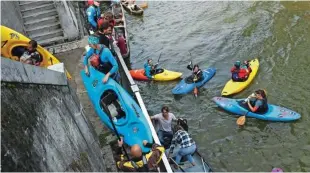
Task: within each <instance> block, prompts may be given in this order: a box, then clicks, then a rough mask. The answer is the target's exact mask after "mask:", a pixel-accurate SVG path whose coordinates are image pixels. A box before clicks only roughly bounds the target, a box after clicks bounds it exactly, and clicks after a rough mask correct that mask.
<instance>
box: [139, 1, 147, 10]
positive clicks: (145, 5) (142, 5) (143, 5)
mask: <svg viewBox="0 0 310 173" xmlns="http://www.w3.org/2000/svg"><path fill="white" fill-rule="evenodd" d="M139 6H140V8H142V9H146V8H147V7H148V6H149V5H148V4H147V2H144V3H142V4H140V5H139Z"/></svg>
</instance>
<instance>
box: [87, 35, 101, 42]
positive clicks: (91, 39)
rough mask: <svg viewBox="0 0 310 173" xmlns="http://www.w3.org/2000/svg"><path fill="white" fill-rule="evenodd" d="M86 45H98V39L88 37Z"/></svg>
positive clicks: (91, 36) (93, 36)
mask: <svg viewBox="0 0 310 173" xmlns="http://www.w3.org/2000/svg"><path fill="white" fill-rule="evenodd" d="M88 44H99V38H98V37H97V36H95V35H90V36H89V37H88Z"/></svg>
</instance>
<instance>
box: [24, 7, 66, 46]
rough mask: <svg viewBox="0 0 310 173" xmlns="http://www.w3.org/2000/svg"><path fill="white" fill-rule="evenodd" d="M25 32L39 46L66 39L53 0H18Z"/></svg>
mask: <svg viewBox="0 0 310 173" xmlns="http://www.w3.org/2000/svg"><path fill="white" fill-rule="evenodd" d="M19 5H20V9H21V14H22V17H23V20H24V26H25V28H26V33H27V35H28V37H29V38H30V39H33V40H36V41H37V42H38V43H39V44H40V45H41V46H48V45H51V44H55V43H62V42H64V41H65V40H66V38H65V37H64V33H63V29H62V27H61V23H60V20H59V16H58V12H57V10H56V7H55V5H54V2H53V1H20V3H19Z"/></svg>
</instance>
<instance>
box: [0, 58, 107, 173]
mask: <svg viewBox="0 0 310 173" xmlns="http://www.w3.org/2000/svg"><path fill="white" fill-rule="evenodd" d="M1 61H2V62H1V63H2V65H1V82H2V84H1V100H2V101H1V108H2V109H1V126H2V129H1V136H2V140H1V157H2V159H1V165H2V166H1V168H2V171H5V172H6V171H14V172H21V171H27V172H34V171H38V172H39V171H40V172H41V171H44V172H47V171H52V172H62V171H70V172H71V171H88V172H105V171H106V167H105V161H104V158H103V156H102V153H101V150H100V147H99V143H98V138H97V137H96V135H95V132H94V130H93V127H92V125H91V124H90V123H89V121H88V119H87V118H86V116H85V114H84V112H83V109H82V107H81V104H80V102H79V100H78V98H77V95H76V93H75V91H74V90H73V89H71V87H70V86H69V85H67V84H66V83H67V82H61V81H62V80H58V81H57V80H56V78H53V77H51V78H50V79H51V80H52V82H51V83H53V82H54V83H57V82H59V81H60V82H59V84H58V85H57V84H53V85H51V84H47V83H46V81H43V82H42V83H44V84H41V83H40V82H38V80H32V79H31V78H32V77H35V75H36V74H40V77H42V76H46V77H47V76H50V75H51V73H55V74H54V75H55V76H59V75H64V74H63V73H60V72H55V71H51V70H48V69H45V68H41V67H34V66H31V68H32V70H29V67H30V65H27V64H21V63H19V62H15V61H11V60H9V59H5V58H2V60H1ZM10 71H11V73H9V72H10ZM21 72H24V73H21ZM10 74H11V75H13V76H10V77H5V76H4V75H6V76H8V75H10ZM37 77H38V76H37ZM62 78H64V79H65V76H63V77H62ZM54 79H55V80H54ZM53 80H54V81H53ZM32 81H36V82H32Z"/></svg>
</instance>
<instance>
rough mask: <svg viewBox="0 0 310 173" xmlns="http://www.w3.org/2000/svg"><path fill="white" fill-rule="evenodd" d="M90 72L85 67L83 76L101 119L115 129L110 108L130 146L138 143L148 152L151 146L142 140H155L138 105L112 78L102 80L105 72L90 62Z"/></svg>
mask: <svg viewBox="0 0 310 173" xmlns="http://www.w3.org/2000/svg"><path fill="white" fill-rule="evenodd" d="M89 72H90V76H89V77H88V76H87V75H86V74H85V71H84V70H82V71H81V77H82V80H83V83H84V86H85V88H86V90H87V92H88V96H89V99H90V100H91V102H92V104H93V106H94V108H95V110H96V113H97V115H98V116H99V117H100V119H101V121H102V122H103V123H104V124H105V125H106V126H107V127H108V128H109V129H110V130H112V131H113V132H114V128H113V126H112V124H111V121H110V118H109V116H108V115H107V114H106V112H108V111H109V112H110V114H111V116H112V117H113V121H114V124H115V127H116V129H117V131H118V133H119V134H120V135H121V136H123V138H124V142H125V143H126V144H128V145H129V146H132V145H135V144H139V145H140V146H141V148H142V151H143V152H149V151H150V148H146V147H144V146H143V143H142V142H143V140H147V141H150V142H152V141H153V138H152V133H151V129H150V128H149V126H148V123H147V120H146V118H145V117H144V115H143V112H142V110H141V108H140V107H139V105H138V104H137V103H136V102H135V100H134V99H133V98H132V97H131V96H130V95H129V94H128V93H127V91H126V90H125V89H124V88H122V87H121V86H120V85H119V84H118V83H117V82H115V81H114V80H113V79H111V78H110V79H109V80H108V82H107V83H106V84H103V82H102V79H103V77H104V74H103V73H101V72H99V71H97V70H95V69H94V68H93V67H91V66H89ZM103 105H104V106H103ZM106 109H108V110H106Z"/></svg>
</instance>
